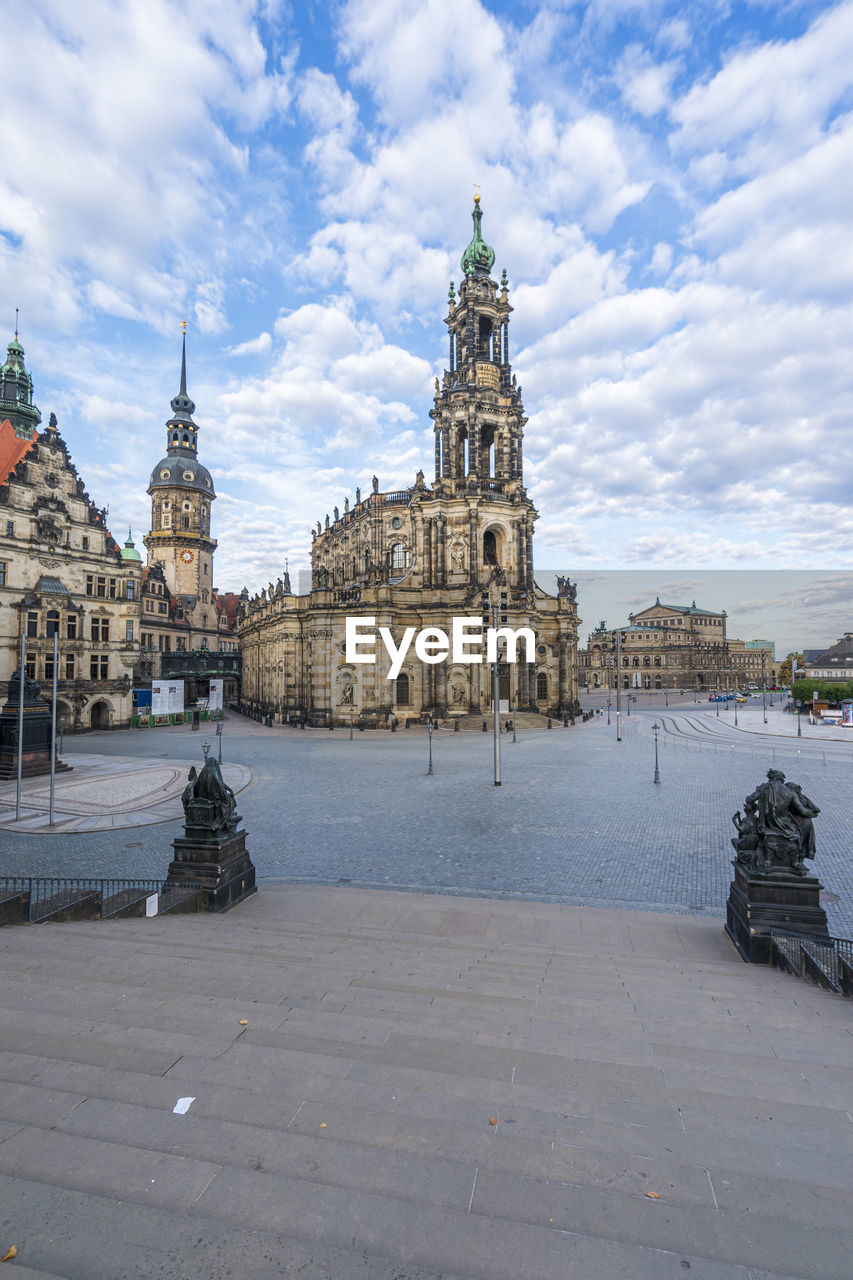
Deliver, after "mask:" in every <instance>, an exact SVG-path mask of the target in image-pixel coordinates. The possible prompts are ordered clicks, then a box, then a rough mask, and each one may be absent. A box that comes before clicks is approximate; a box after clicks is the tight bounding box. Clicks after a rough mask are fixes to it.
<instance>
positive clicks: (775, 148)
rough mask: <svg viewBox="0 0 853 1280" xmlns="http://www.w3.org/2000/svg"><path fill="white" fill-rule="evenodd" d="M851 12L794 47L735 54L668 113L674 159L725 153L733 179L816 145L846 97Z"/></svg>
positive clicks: (838, 11)
mask: <svg viewBox="0 0 853 1280" xmlns="http://www.w3.org/2000/svg"><path fill="white" fill-rule="evenodd" d="M851 59H853V4H851V3H849V2H847V3H842V4H839V5H836V6H835V7H833V8H832V9H830V10H829V11H828V12H827V13H824V14H821V15H820V16H819V17H818V18H817V19H816V20H815V22H814V23H813V24H812V26H811V27H810V28H809V30H808V31H807V32H806V33H805V34H804V35H803V36H800V37H799V38H798V39H793V40H788V41H784V42H783V41H775V42H770V43H768V44H764V45H761V46H760V47H758V48H753V49H745V50H742V51H738V52H736V53H735V54H734V55H733V56H732V57H731V58H729V60H728V61H727V62H726V64H725V66H724V67H723V69H722V70H721V71H719V72H718V73H717V74H716V75H715V76H714V77H713V79H711V80H710V81H709V82H707V83H701V84H696V85H694V86H693V87H692V88H691V89H690V90H688V92H687V93H686V94H684V96H683V97H682V98H681V99H680V100H679V101H678V102H677V103H675V105H674V106H673V108H672V118H673V120H674V121H675V123H676V125H677V126H678V127H677V129H676V131H675V133H674V134H673V137H672V145H673V147H674V148H675V149H676V150H677V151H682V152H683V151H690V152H700V151H719V150H726V151H727V152H728V154H729V156H730V160H731V165H732V170H733V171H734V172H740V173H744V172H750V171H754V170H755V169H766V168H768V167H771V166H772V165H775V164H778V163H780V162H781V161H782V160H784V159H785V158H787V157H788V156H793V155H796V154H798V153H799V152H801V151H802V150H804V148H805V147H806V146H807V145H808V144H809V143H810V142H814V141H815V140H816V139H817V137H818V136H819V134H820V132H821V130H822V129H824V128H825V127H826V124H827V121H828V118H829V117H830V116H831V114H832V111H833V108H834V106H835V104H837V103H838V102H839V101H843V100H844V98H845V97H846V96H847V95H848V93H849V90H850V65H851Z"/></svg>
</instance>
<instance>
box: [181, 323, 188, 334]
mask: <svg viewBox="0 0 853 1280" xmlns="http://www.w3.org/2000/svg"><path fill="white" fill-rule="evenodd" d="M186 331H187V322H186V320H182V321H181V333H186Z"/></svg>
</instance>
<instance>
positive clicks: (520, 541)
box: [237, 196, 578, 726]
mask: <svg viewBox="0 0 853 1280" xmlns="http://www.w3.org/2000/svg"><path fill="white" fill-rule="evenodd" d="M472 218H473V223H474V231H473V237H472V239H471V242H470V243H469V245H468V247H467V248H466V249H465V252H464V253H463V255H462V260H461V268H462V272H463V279H462V283H461V285H460V287H459V290H458V292H457V290H456V288H455V286H454V284H453V282H451V285H450V293H449V298H448V312H447V315H446V317H445V324H446V325H447V329H448V338H449V350H448V367H447V369H446V370H445V372H444V377H443V379H442V381H441V382H440V383H439V381H438V379H436V384H435V398H434V402H433V407H432V408H431V409H430V417H431V418H432V419H433V423H434V433H435V475H434V479H433V480H432V483H431V484H428V483H427V482H426V479H425V477H424V473H423V471H419V472H418V473H417V476H416V478H415V481H414V483H413V484H412V485H411V486H410V487H409V488H406V489H399V490H394V491H392V492H382V491H380V484H379V480H378V478H377V477H375V476H374V478H373V484H372V489H371V492H370V493H367V494H362V493H361V492H360V490H358V489H356V490H355V495H354V500H353V501H352V503H350V500H349V498H347V499H346V500H345V501H344V508H343V511H340V510H339V509H338V508H335V511H334V516H333V518H332V519H330V517H329V516H328V515H326V517H325V520H324V521H323V520H318V522H317V526H316V528H315V529H314V530H313V532H312V547H311V570H312V573H311V590H310V593H309V594H308V595H295V594H293V593H292V592H291V589H290V582H289V578H288V575H287V574H285V578H284V580H283V581H282V580H281V579H279V582H278V584H277V585H275V586H273V585H272V584H270V588H269V590H263V591H261V592H260V593H259V594H258V595H256V596H254V597H253V598H249V597H248V595H247V594H245V593H244V598H243V600H242V603H241V605H240V608H239V610H238V615H237V624H238V630H239V637H240V648H241V652H242V665H243V673H242V680H243V682H242V702H243V707H244V709H246V710H249V711H252V712H255V713H261V714H263V715H272V716H274V717H275V718H276V719H279V720H285V719H287V718H288V717H289V718H290V720H291V721H293V720H294V719H297V720H307V721H308V723H311V724H315V725H326V724H328V725H330V726H331V725H333V724H343V725H347V724H350V723H352V722H353V721H355V722H356V723H369V724H376V723H380V724H381V723H387V722H388V721H390V720H392V718H393V719H395V720H397V721H401V720H406V719H410V718H411V719H415V720H419V719H426V718H427V717H431V718H433V719H438V720H449V719H456V718H459V719H461V718H463V717H465V716H474V717H478V718H479V717H481V716H483V715H484V714H485V713H486V712H487V711H488V710H489V709H490V708H491V707H492V705H493V703H492V678H491V669H490V664H487V662H486V661H485V654H484V655H483V661H482V662H479V663H478V662H472V663H469V662H464V663H463V662H454V661H453V656H452V654H448V656H447V658H446V660H442V661H437V662H432V663H425V662H421V661H420V660H419V659H418V658H417V657H416V656H415V654H414V652H413V650H412V649H411V648H410V649H409V650H408V652H407V654H406V657H405V659H404V661H403V664H402V667H401V669H400V671H399V673H398V674H397V675H396V676H395V678H394V679H393V680H391V679H389V678H388V673H389V670H390V666H391V659H390V656H389V654H388V652H387V649H386V647H384V646H383V644H382V643H381V642H380V641H379V639H378V638H377V639H376V641H375V645H374V653H375V663H374V664H372V665H371V664H361V663H355V662H353V661H351V660H348V657H347V648H346V639H345V636H346V619H347V618H348V617H349V618H355V619H357V620H358V622H359V628H360V635H361V637H362V638H365V637H367V638H368V639H369V638H370V632H371V630H373V631H376V632H378V629H379V628H381V627H384V628H388V629H389V630H390V632H391V634H392V635H393V638H394V642H395V644H396V645H399V644H400V641H401V639H402V637H403V634H404V632H405V630H406V628H408V627H414V628H415V630H416V632H419V631H421V630H424V629H427V628H439V629H441V630H442V631H444V632H445V633H446V634H447V635H448V636H449V635H450V634H451V633H452V629H453V619H454V618H459V617H463V618H479V619H481V622H482V626H483V629H484V630H485V628H487V627H488V626H490V625H491V624H492V623H493V622H494V623H495V624H496V625H497V626H499V627H501V628H504V627H506V628H509V629H510V630H518V629H519V628H522V627H527V628H529V629H530V630H532V631H533V633H534V635H535V646H534V647H535V652H534V653H531V652H530V651H529V650H528V649H526V648H525V645H524V643H521V644H520V646H519V651H518V654H517V655H516V657H517V660H515V661H514V660H513V656H512V654H511V653H508V652H507V648H506V642H505V640H500V641H499V645H500V646H501V647H499V649H498V656H499V663H498V671H499V699H500V709H501V711H503V712H510V711H511V710H512V709H515V708H517V709H518V711H520V712H526V713H531V712H532V713H539V714H541V715H543V716H545V715H547V716H561V717H562V716H573V715H574V714H576V712H577V711H578V702H577V630H578V616H577V606H576V592H575V588H574V585H573V584H572V583H571V582H569V580H568V578H561V579H558V591H557V595H556V596H552V595H549V594H548V593H546V592H545V591H543V590H542V588H541V587H540V586H539V585H538V584H537V583H536V581H535V578H534V569H533V530H534V523H535V521H536V519H537V514H538V513H537V511H536V509H535V508H534V506H533V503H532V502H531V500H530V498H529V497H528V494H527V490H526V489H525V486H524V454H523V441H524V425H525V423H526V421H527V419H526V418H525V416H524V406H523V403H522V398H521V387H520V386H518V385H517V382H516V377H515V374H513V372H512V367H511V364H510V358H509V321H510V314H511V312H512V310H513V308H512V307H511V305H510V302H509V286H508V282H507V276H506V272H505V271H504V272H503V274H502V276H501V280H500V284H497V283H496V282H495V281H494V280H493V279H492V276H491V272H492V267H493V265H494V261H495V254H494V250H493V249H492V248H491V246H490V245H488V244H487V243H486V242H485V241H484V240H483V237H482V229H481V222H482V210H481V209H480V198H479V196H476V197H475V201H474V209H473V213H472ZM368 618H369V619H373V623H370V624H368V623H366V622H364V621H363V620H364V619H368ZM470 651H471V652H472V653H473V652H476V650H475V649H474V648H472V649H471V650H470ZM350 657H351V655H350ZM508 659H509V660H508ZM525 659H526V660H525Z"/></svg>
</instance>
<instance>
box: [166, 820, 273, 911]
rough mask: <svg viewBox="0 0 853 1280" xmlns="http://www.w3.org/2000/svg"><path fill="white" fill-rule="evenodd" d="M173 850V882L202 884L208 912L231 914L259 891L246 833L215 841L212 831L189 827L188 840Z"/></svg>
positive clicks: (170, 876)
mask: <svg viewBox="0 0 853 1280" xmlns="http://www.w3.org/2000/svg"><path fill="white" fill-rule="evenodd" d="M205 836H206V837H207V838H206V839H205V838H204V837H205ZM172 848H173V849H174V851H175V857H174V860H173V861H172V862H170V863H169V873H168V876H169V879H170V880H172V881H175V882H177V883H178V884H181V883H185V882H186V881H188V880H191V881H192V880H194V881H197V882H198V883H199V884H201V886H202V888H203V890H204V893H205V896H206V898H207V910H208V911H228V910H230V908H231V907H236V905H237V903H238V902H242V901H243V900H244V899H245V898H248V897H250V896H251V895H252V894H253V893H255V892H256V891H257V886H256V885H255V866H254V863H253V862H252V859H251V857H250V855H249V852H248V850H247V849H246V832H245V831H235V832H233V833H232V834H231V835H230V836H213V837H212V838H211V834H210V832H209V831H208V832H205V831H203V830H202V829H198V828H193V827H188V828H187V834H186V836H184V837H180V836H179V837H178V839H177V840H175V841H174V842H173V844H172Z"/></svg>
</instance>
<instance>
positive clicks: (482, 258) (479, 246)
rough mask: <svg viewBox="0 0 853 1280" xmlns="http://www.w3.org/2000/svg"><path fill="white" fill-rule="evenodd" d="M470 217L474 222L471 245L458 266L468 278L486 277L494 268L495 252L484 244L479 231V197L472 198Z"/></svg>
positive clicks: (480, 212) (480, 219) (481, 217)
mask: <svg viewBox="0 0 853 1280" xmlns="http://www.w3.org/2000/svg"><path fill="white" fill-rule="evenodd" d="M471 217H472V218H473V220H474V235H473V236H472V237H471V243H470V244H469V245H468V247H467V249H466V250H465V252H464V253H463V254H462V259H461V261H460V264H459V265H460V266H461V267H462V270H463V271H464V272H465V275H466V276H467V277H469V278H470V277H471V276H488V274H489V272H490V271H491V269H492V267H493V266H494V261H495V251H494V249H493V248H492V246H491V245H490V244H486V242H485V240H484V239H483V236H482V234H481V231H480V223H481V222H482V220H483V211H482V209H481V208H480V197H479V195H476V196H474V208H473V210H472V211H471Z"/></svg>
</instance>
